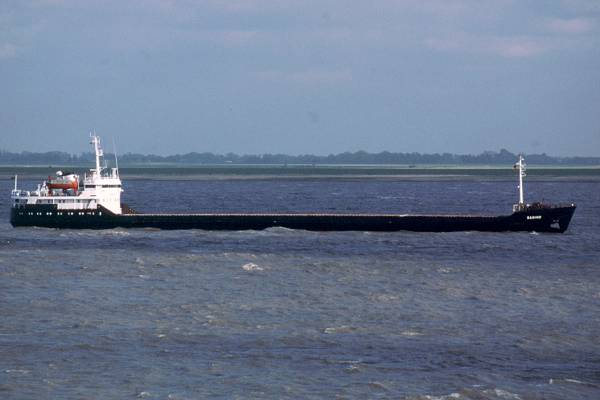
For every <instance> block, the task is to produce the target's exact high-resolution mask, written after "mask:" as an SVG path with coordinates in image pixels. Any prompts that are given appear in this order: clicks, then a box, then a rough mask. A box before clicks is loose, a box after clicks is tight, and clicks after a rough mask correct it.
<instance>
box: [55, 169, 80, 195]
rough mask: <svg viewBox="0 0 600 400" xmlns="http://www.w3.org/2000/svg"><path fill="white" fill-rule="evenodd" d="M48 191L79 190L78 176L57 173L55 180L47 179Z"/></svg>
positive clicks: (69, 173) (68, 173) (70, 173)
mask: <svg viewBox="0 0 600 400" xmlns="http://www.w3.org/2000/svg"><path fill="white" fill-rule="evenodd" d="M48 189H49V190H51V191H52V190H69V189H73V190H74V191H77V190H78V189H79V176H78V175H76V174H74V173H72V172H66V173H64V174H63V173H62V172H61V171H57V172H56V177H55V178H52V177H51V176H49V177H48Z"/></svg>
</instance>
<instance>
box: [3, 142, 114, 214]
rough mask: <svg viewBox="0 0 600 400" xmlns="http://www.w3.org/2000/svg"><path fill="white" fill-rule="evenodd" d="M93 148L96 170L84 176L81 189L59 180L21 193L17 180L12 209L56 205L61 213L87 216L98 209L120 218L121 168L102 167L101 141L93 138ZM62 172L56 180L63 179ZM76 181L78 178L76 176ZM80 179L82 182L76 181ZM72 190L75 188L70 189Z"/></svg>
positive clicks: (77, 184)
mask: <svg viewBox="0 0 600 400" xmlns="http://www.w3.org/2000/svg"><path fill="white" fill-rule="evenodd" d="M90 144H92V145H93V146H94V152H95V154H96V168H93V169H90V171H89V173H86V174H85V175H84V178H83V181H82V185H81V186H80V185H79V182H76V184H74V185H70V184H67V183H63V182H65V181H64V180H60V178H57V180H56V181H52V180H50V181H49V182H47V181H44V182H43V183H42V184H40V185H38V187H37V189H36V190H32V191H28V190H20V189H18V188H17V179H16V177H15V188H14V190H13V191H12V193H11V200H12V203H13V207H15V208H19V207H24V206H25V205H48V204H50V205H56V209H57V211H58V212H63V211H62V210H64V212H67V213H69V212H86V211H88V210H96V209H97V208H98V205H101V206H103V207H104V208H107V209H108V210H110V211H112V212H113V213H115V214H121V192H122V191H123V190H122V189H121V179H120V178H119V169H118V168H116V167H115V168H107V167H106V164H104V166H103V165H102V164H103V163H102V161H103V160H104V153H103V151H102V147H101V146H100V138H99V137H98V136H97V135H96V134H95V133H93V134H90ZM61 175H62V173H61V172H60V171H59V172H58V173H57V176H59V177H61ZM74 176H75V177H77V175H74ZM77 179H79V178H78V177H77ZM67 186H68V188H67ZM71 186H72V187H71Z"/></svg>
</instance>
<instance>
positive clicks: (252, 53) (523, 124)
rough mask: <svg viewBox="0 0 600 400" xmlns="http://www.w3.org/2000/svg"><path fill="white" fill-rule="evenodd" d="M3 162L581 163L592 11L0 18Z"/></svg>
mask: <svg viewBox="0 0 600 400" xmlns="http://www.w3.org/2000/svg"><path fill="white" fill-rule="evenodd" d="M0 22H1V24H0V87H2V88H3V96H2V97H1V98H0V149H4V150H7V151H12V152H19V151H32V152H44V151H51V150H63V151H67V152H72V153H81V152H87V151H89V149H90V148H89V145H88V137H87V134H88V132H89V131H90V130H93V129H95V130H96V132H97V133H98V134H99V135H100V136H101V137H102V138H103V139H104V147H105V149H106V150H107V151H111V150H112V140H113V138H114V139H115V140H116V144H117V152H118V153H127V152H131V153H141V154H157V155H161V156H165V155H172V154H184V153H187V152H190V151H196V152H212V153H216V154H226V153H228V152H233V153H238V154H264V153H283V154H289V155H300V154H315V155H327V154H337V153H343V152H345V151H349V152H355V151H359V150H364V151H367V152H370V153H377V152H381V151H390V152H419V153H445V152H447V153H453V154H480V153H482V152H484V151H486V150H487V151H490V150H491V151H499V150H500V149H503V148H505V149H509V150H510V151H511V152H514V153H518V152H524V153H537V154H540V153H547V154H550V155H552V156H557V157H565V156H582V157H596V156H598V155H599V151H598V149H600V112H599V110H600V51H599V50H600V2H598V1H592V0H550V1H543V2H540V1H527V2H517V1H512V0H490V1H487V2H479V1H475V0H456V1H444V0H432V1H428V2H422V1H416V0H398V1H376V2H373V3H350V4H348V3H346V2H342V1H341V0H323V1H306V2H295V1H290V0H263V1H260V0H232V1H228V2H218V1H214V0H199V1H195V2H188V1H180V2H176V1H166V0H165V1H162V0H148V1H141V0H132V1H128V2H119V1H116V0H107V1H103V2H80V1H76V0H36V1H33V0H32V1H6V2H2V3H1V4H0Z"/></svg>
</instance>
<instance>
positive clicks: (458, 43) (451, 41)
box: [425, 34, 552, 58]
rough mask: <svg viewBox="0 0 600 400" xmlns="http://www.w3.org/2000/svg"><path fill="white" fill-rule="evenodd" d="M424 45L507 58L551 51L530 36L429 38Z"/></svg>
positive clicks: (541, 39)
mask: <svg viewBox="0 0 600 400" xmlns="http://www.w3.org/2000/svg"><path fill="white" fill-rule="evenodd" d="M425 45H426V46H427V47H429V48H431V49H434V50H439V51H447V52H461V53H474V54H490V55H495V56H500V57H507V58H525V57H533V56H537V55H540V54H542V53H545V52H547V51H549V50H551V49H552V46H551V44H550V42H549V41H548V40H546V39H544V38H539V37H530V36H514V37H500V36H479V35H466V34H459V35H455V36H454V37H446V38H429V39H426V40H425Z"/></svg>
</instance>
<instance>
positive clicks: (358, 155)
mask: <svg viewBox="0 0 600 400" xmlns="http://www.w3.org/2000/svg"><path fill="white" fill-rule="evenodd" d="M106 156H107V158H108V159H110V158H112V155H110V154H107V155H106ZM516 158H517V155H516V154H515V153H512V152H510V151H508V150H506V149H502V150H500V151H499V152H494V151H486V152H483V153H481V154H477V155H471V154H451V153H433V154H422V153H392V152H389V151H383V152H380V153H368V152H366V151H356V152H344V153H339V154H329V155H327V156H318V155H311V154H304V155H297V156H292V155H287V154H259V155H251V154H244V155H239V154H234V153H227V154H213V153H197V152H191V153H186V154H175V155H170V156H158V155H155V154H137V153H125V154H122V155H120V156H119V163H120V164H121V165H134V164H135V165H139V164H184V165H192V164H196V165H197V164H271V165H285V164H398V165H417V164H451V165H500V164H502V165H506V164H511V163H514V162H515V160H516ZM526 159H527V162H528V163H529V164H539V165H581V166H590V165H600V157H553V156H549V155H547V154H545V153H542V154H529V155H526ZM93 160H94V154H93V153H81V154H70V153H66V152H62V151H49V152H45V153H33V152H28V151H24V152H20V153H14V152H9V151H2V150H0V164H3V165H83V164H85V165H87V164H90V163H91V162H93Z"/></svg>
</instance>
